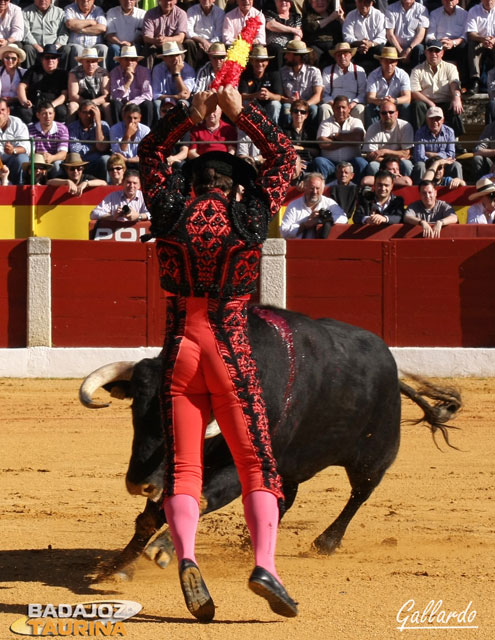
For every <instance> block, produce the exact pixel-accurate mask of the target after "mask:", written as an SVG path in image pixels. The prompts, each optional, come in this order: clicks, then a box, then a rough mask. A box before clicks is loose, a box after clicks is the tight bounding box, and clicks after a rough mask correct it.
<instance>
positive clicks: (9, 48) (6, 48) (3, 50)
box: [0, 44, 26, 63]
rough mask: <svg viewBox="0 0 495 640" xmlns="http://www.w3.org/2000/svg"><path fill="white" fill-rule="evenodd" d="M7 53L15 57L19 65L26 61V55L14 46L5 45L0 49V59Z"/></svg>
mask: <svg viewBox="0 0 495 640" xmlns="http://www.w3.org/2000/svg"><path fill="white" fill-rule="evenodd" d="M8 51H10V52H12V53H15V54H16V55H17V57H18V58H19V63H21V62H24V60H25V59H26V53H25V52H24V50H23V49H21V48H20V47H18V46H17V45H16V44H6V45H5V46H4V47H0V58H3V54H4V53H7V52H8Z"/></svg>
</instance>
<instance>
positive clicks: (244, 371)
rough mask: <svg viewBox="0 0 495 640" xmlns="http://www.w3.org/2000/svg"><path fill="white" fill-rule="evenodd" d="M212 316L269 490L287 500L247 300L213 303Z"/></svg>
mask: <svg viewBox="0 0 495 640" xmlns="http://www.w3.org/2000/svg"><path fill="white" fill-rule="evenodd" d="M208 315H209V318H210V323H211V326H212V328H213V332H214V333H215V337H216V339H217V343H218V346H219V352H220V355H221V356H222V359H223V360H224V362H225V364H226V365H227V369H228V371H229V376H230V378H231V379H232V381H233V382H234V385H235V389H236V393H237V396H238V398H239V401H240V403H241V407H242V410H243V413H244V416H245V418H246V422H247V424H248V428H249V434H250V438H251V442H252V443H253V446H254V448H255V450H256V453H257V456H258V458H259V460H260V463H261V468H262V473H263V479H264V482H265V486H266V487H267V488H268V489H270V490H271V491H273V492H274V493H276V495H277V497H278V498H279V499H281V500H283V492H282V482H281V479H280V476H279V475H278V472H277V463H276V461H275V459H274V457H273V452H272V446H271V440H270V433H269V429H268V419H267V416H266V406H265V401H264V399H263V392H262V389H261V386H260V383H259V376H258V369H257V367H256V363H255V361H254V359H253V355H252V350H251V345H250V343H249V339H248V328H247V300H239V299H238V300H229V301H220V300H209V301H208Z"/></svg>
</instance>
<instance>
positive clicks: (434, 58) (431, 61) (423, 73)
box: [411, 40, 464, 136]
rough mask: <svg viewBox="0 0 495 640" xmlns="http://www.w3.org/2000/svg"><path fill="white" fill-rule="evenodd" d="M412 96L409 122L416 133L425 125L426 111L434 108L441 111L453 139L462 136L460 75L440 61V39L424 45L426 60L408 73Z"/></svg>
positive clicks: (453, 67)
mask: <svg viewBox="0 0 495 640" xmlns="http://www.w3.org/2000/svg"><path fill="white" fill-rule="evenodd" d="M411 93H412V97H413V102H412V104H411V115H412V117H411V120H412V123H413V126H414V128H415V129H416V130H417V129H419V128H420V127H421V126H423V124H424V123H425V119H426V112H427V111H428V109H429V108H430V107H435V106H436V107H440V108H441V109H442V111H443V112H444V114H445V121H446V123H447V124H448V125H449V126H450V127H452V129H454V132H455V134H456V136H460V135H462V134H463V133H464V124H463V122H462V118H461V114H462V112H463V111H464V107H463V105H462V100H461V86H460V80H459V72H458V70H457V67H456V66H455V64H452V63H451V62H445V61H444V60H443V45H442V43H441V42H440V40H429V41H428V42H427V43H426V61H425V62H423V63H422V64H420V65H418V66H417V67H414V69H413V70H412V71H411Z"/></svg>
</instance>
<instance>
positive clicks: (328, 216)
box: [318, 209, 333, 223]
mask: <svg viewBox="0 0 495 640" xmlns="http://www.w3.org/2000/svg"><path fill="white" fill-rule="evenodd" d="M318 218H319V219H320V221H321V222H331V223H333V218H332V212H331V211H330V209H320V210H319V211H318Z"/></svg>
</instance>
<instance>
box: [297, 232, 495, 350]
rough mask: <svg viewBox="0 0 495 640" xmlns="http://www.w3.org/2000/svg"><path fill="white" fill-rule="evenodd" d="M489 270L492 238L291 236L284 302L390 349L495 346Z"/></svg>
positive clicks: (494, 250) (494, 266) (494, 267)
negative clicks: (364, 332) (363, 332)
mask: <svg viewBox="0 0 495 640" xmlns="http://www.w3.org/2000/svg"><path fill="white" fill-rule="evenodd" d="M449 229H450V227H449ZM397 231H398V230H397ZM443 231H447V229H445V230H443ZM388 232H389V233H391V234H393V233H394V229H393V228H391V227H389V228H388ZM384 233H385V231H384ZM442 235H443V232H442ZM494 271H495V243H494V242H493V239H490V238H486V239H484V238H463V239H456V238H454V237H451V238H447V237H445V238H441V239H435V240H432V239H424V238H421V237H417V238H413V239H401V240H395V239H392V240H385V241H383V240H381V241H379V240H378V239H377V241H375V242H363V241H362V240H353V239H349V240H348V241H347V242H342V241H341V240H340V239H339V240H334V239H329V240H326V241H321V240H291V241H289V242H288V243H287V307H288V308H289V309H293V310H296V311H301V312H304V313H308V314H309V315H311V316H313V317H322V316H331V317H333V318H336V319H338V320H342V321H345V322H350V323H351V324H355V325H358V326H361V327H364V328H365V329H369V330H370V331H373V332H374V333H377V334H378V335H381V336H382V337H383V338H384V339H385V341H386V342H387V343H388V344H389V345H390V346H451V347H458V346H463V347H494V346H495V278H494V277H493V273H494Z"/></svg>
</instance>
